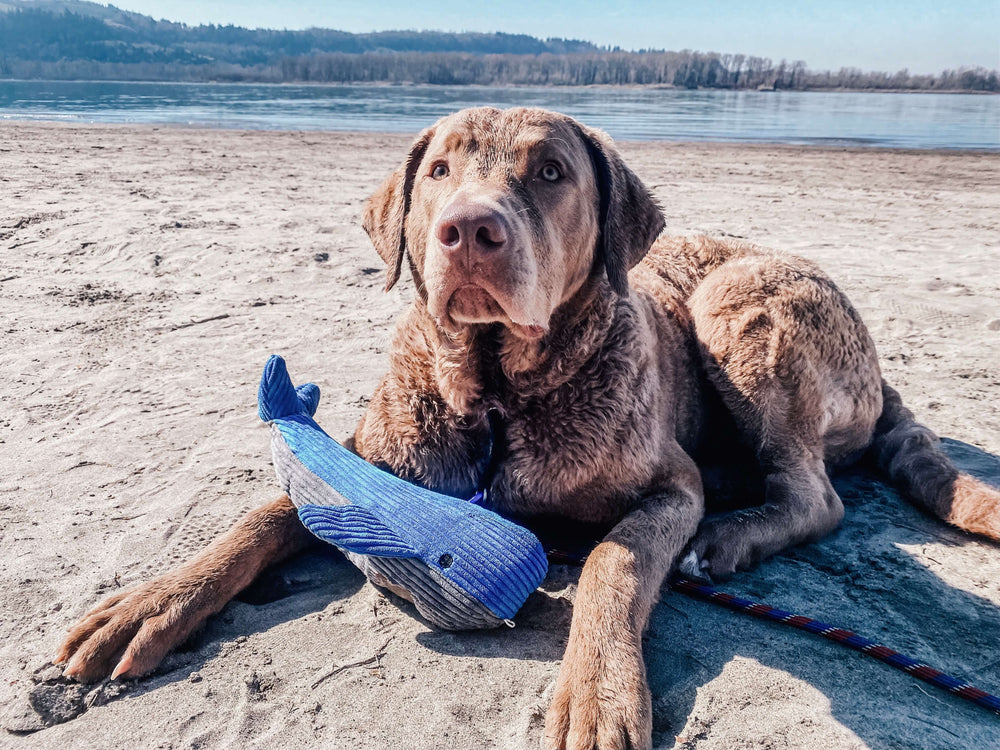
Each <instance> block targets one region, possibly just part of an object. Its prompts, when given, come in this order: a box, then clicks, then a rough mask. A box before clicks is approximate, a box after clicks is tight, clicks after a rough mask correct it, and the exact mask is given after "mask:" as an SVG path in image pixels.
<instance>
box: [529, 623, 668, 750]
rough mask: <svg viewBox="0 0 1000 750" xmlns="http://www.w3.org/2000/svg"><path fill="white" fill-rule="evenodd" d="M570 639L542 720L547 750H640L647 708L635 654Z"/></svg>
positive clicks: (645, 743) (647, 728)
mask: <svg viewBox="0 0 1000 750" xmlns="http://www.w3.org/2000/svg"><path fill="white" fill-rule="evenodd" d="M585 640H586V639H585V638H576V639H573V638H571V639H570V644H569V646H568V647H567V649H566V657H565V658H564V659H563V665H562V669H560V671H559V677H558V679H557V680H556V688H555V693H554V696H553V698H552V704H551V705H550V707H549V711H548V714H547V715H546V717H545V735H544V742H543V745H544V747H546V748H548V749H549V750H594V749H595V748H600V749H601V750H612V749H614V750H619V749H626V748H631V750H646V749H647V748H649V747H651V746H652V731H653V727H652V705H651V703H652V702H651V699H650V694H649V688H648V687H647V685H646V671H645V668H644V667H643V662H642V653H641V651H640V650H639V649H637V648H635V647H632V646H629V645H623V644H620V643H619V644H614V645H613V646H609V644H604V647H603V648H602V647H601V646H600V645H599V644H597V643H593V642H581V641H585Z"/></svg>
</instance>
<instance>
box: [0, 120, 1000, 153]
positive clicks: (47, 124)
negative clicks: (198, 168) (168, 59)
mask: <svg viewBox="0 0 1000 750" xmlns="http://www.w3.org/2000/svg"><path fill="white" fill-rule="evenodd" d="M19 127H21V128H31V127H38V128H53V129H56V128H66V129H80V130H88V129H89V130H122V131H129V130H138V131H141V130H147V131H150V132H155V131H158V130H176V131H183V132H190V133H191V134H192V135H195V134H198V133H220V132H231V133H234V134H241V135H249V134H260V135H274V136H283V137H288V136H296V135H297V136H308V135H312V136H323V137H329V136H338V137H342V138H358V139H366V138H397V139H399V140H400V144H401V146H402V145H405V144H406V143H408V142H409V141H410V140H412V139H413V138H414V137H415V136H416V135H417V134H418V133H419V130H412V131H401V130H333V129H326V130H319V129H304V130H298V129H292V128H245V127H244V128H240V127H225V126H221V125H220V126H217V127H213V126H210V125H206V124H204V123H196V124H185V123H181V122H100V121H94V120H90V121H84V120H68V119H51V120H47V119H38V118H14V117H8V116H5V115H4V114H3V113H2V112H0V129H5V128H10V129H16V128H19ZM614 140H615V142H616V143H618V144H621V145H631V146H636V147H641V146H662V147H666V148H679V149H690V148H717V149H720V150H721V149H727V148H731V149H752V150H784V151H788V152H800V151H813V152H822V151H827V152H830V153H850V154H866V153H867V154H870V153H872V152H878V153H885V154H900V155H910V156H956V157H957V156H970V157H983V156H996V155H997V154H1000V146H997V147H996V148H962V147H959V146H956V147H952V148H946V147H939V146H935V147H928V148H916V147H912V146H911V147H905V146H880V145H861V144H860V143H857V142H854V143H851V142H843V143H791V142H787V141H766V140H760V141H750V140H722V139H717V140H707V139H706V140H676V139H665V138H615V139H614Z"/></svg>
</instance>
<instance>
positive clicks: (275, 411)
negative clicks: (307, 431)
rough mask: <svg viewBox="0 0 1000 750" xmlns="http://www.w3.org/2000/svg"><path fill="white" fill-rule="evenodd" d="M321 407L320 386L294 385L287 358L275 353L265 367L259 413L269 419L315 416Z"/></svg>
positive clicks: (258, 407)
mask: <svg viewBox="0 0 1000 750" xmlns="http://www.w3.org/2000/svg"><path fill="white" fill-rule="evenodd" d="M317 406H319V387H318V386H317V385H315V384H313V383H306V384H305V385H300V386H299V387H298V388H296V387H295V386H293V385H292V379H291V378H290V377H289V375H288V368H287V367H285V360H284V359H282V358H281V357H279V356H278V355H277V354H272V355H271V358H270V359H268V360H267V364H266V365H265V366H264V374H263V376H262V377H261V379H260V388H259V389H258V390H257V413H258V414H259V415H260V418H261V419H262V420H263V421H265V422H272V421H274V420H275V419H283V418H284V417H291V416H295V415H297V414H303V415H305V416H307V417H311V416H312V415H313V414H315V413H316V407H317Z"/></svg>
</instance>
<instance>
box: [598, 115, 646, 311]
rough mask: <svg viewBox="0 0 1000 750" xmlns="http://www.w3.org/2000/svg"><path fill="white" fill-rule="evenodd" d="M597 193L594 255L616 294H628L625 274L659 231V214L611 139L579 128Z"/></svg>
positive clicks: (637, 260) (599, 132)
mask: <svg viewBox="0 0 1000 750" xmlns="http://www.w3.org/2000/svg"><path fill="white" fill-rule="evenodd" d="M579 130H580V136H581V137H582V138H583V142H584V144H585V145H586V147H587V153H588V154H589V155H590V161H591V164H593V166H594V174H595V176H596V178H597V188H598V190H599V191H600V214H599V222H600V223H599V226H600V235H599V236H598V238H597V253H598V257H600V258H601V259H602V260H603V261H604V267H605V269H607V273H608V280H609V281H610V282H611V287H612V288H613V289H614V290H615V291H616V292H618V294H621V295H625V294H628V272H629V269H630V268H632V267H633V266H634V265H635V264H636V263H638V262H639V261H640V260H642V258H643V256H644V255H645V254H646V253H647V252H649V248H650V246H652V244H653V241H654V240H655V239H656V238H657V237H658V236H659V234H660V232H662V231H663V226H664V223H665V222H664V219H663V211H662V210H661V208H660V205H659V204H658V203H657V202H656V199H655V198H653V196H652V195H651V194H650V192H649V190H648V189H647V188H646V186H645V185H644V184H643V183H642V180H640V179H639V178H638V177H637V176H636V175H635V173H634V172H633V171H632V170H631V169H629V168H628V167H627V166H625V162H624V161H623V160H622V158H621V155H620V154H619V153H618V149H616V148H615V146H614V144H613V143H612V142H611V138H610V137H608V136H607V135H606V134H604V133H602V132H601V131H599V130H591V129H590V128H585V127H582V126H579Z"/></svg>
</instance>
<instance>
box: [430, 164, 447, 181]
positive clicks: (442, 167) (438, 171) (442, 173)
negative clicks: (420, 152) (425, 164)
mask: <svg viewBox="0 0 1000 750" xmlns="http://www.w3.org/2000/svg"><path fill="white" fill-rule="evenodd" d="M447 176H448V165H447V164H436V165H435V166H434V169H433V170H432V171H431V177H433V178H434V179H435V180H443V179H444V178H445V177H447Z"/></svg>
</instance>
